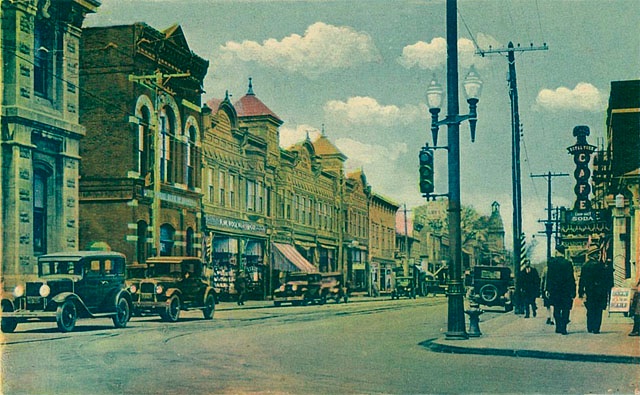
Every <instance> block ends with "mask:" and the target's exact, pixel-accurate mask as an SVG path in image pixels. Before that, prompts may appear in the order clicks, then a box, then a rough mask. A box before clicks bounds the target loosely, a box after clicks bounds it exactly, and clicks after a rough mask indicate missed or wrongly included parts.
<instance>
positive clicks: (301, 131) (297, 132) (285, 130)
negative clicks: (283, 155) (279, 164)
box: [280, 125, 322, 148]
mask: <svg viewBox="0 0 640 395" xmlns="http://www.w3.org/2000/svg"><path fill="white" fill-rule="evenodd" d="M307 134H308V135H309V138H310V139H311V141H316V140H317V139H318V137H320V136H321V134H322V133H321V132H320V131H319V130H318V129H317V128H315V127H313V126H309V125H298V126H296V127H295V128H291V127H287V126H282V127H281V128H280V147H282V148H289V147H291V146H292V145H294V144H296V143H298V142H300V141H302V140H304V139H306V138H307Z"/></svg>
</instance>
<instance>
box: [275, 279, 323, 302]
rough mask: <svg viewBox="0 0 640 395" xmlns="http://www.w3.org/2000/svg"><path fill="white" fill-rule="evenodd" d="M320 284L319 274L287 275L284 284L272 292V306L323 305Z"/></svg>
mask: <svg viewBox="0 0 640 395" xmlns="http://www.w3.org/2000/svg"><path fill="white" fill-rule="evenodd" d="M321 283H322V275H321V274H320V273H306V272H291V273H287V275H286V277H285V282H284V284H282V285H281V286H280V288H278V289H276V290H275V291H274V292H273V304H274V305H275V306H280V305H281V304H283V303H291V304H292V305H306V304H309V303H323V299H322V295H321V294H320V289H321Z"/></svg>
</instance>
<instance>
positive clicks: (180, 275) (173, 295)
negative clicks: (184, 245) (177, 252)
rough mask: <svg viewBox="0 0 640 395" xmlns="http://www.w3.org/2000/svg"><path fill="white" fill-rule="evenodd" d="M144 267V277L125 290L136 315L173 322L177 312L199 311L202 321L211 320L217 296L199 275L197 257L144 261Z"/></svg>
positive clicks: (176, 317)
mask: <svg viewBox="0 0 640 395" xmlns="http://www.w3.org/2000/svg"><path fill="white" fill-rule="evenodd" d="M147 265H149V268H148V269H147V277H146V278H144V279H141V280H140V281H139V282H138V283H134V284H131V286H130V287H129V290H130V292H131V295H132V297H133V307H134V309H135V311H136V312H139V313H141V314H144V313H151V314H159V315H160V317H161V318H162V319H163V320H164V321H168V322H176V321H178V320H179V319H180V311H181V310H192V309H199V310H202V313H203V315H204V319H206V320H210V319H212V318H213V313H214V310H215V304H216V301H217V297H216V293H215V290H214V289H213V288H212V287H211V286H210V285H209V282H208V281H206V280H205V279H204V278H203V276H202V275H203V273H202V262H201V261H200V258H196V257H179V256H163V257H154V258H149V259H147Z"/></svg>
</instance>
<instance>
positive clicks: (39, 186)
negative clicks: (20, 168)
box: [33, 170, 50, 255]
mask: <svg viewBox="0 0 640 395" xmlns="http://www.w3.org/2000/svg"><path fill="white" fill-rule="evenodd" d="M49 176H50V174H49V173H48V172H46V171H44V170H35V171H34V174H33V252H34V253H35V254H36V255H41V254H46V253H47V214H48V213H47V211H48V206H49V205H48V202H47V198H48V196H49V193H48V190H47V188H48V184H49V182H48V181H49Z"/></svg>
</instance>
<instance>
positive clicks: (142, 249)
mask: <svg viewBox="0 0 640 395" xmlns="http://www.w3.org/2000/svg"><path fill="white" fill-rule="evenodd" d="M148 228H149V227H148V225H147V223H146V222H144V221H138V241H137V242H136V257H137V259H138V262H139V263H143V262H146V261H147V257H148V256H149V245H148V244H147V232H148Z"/></svg>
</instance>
